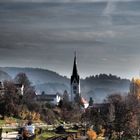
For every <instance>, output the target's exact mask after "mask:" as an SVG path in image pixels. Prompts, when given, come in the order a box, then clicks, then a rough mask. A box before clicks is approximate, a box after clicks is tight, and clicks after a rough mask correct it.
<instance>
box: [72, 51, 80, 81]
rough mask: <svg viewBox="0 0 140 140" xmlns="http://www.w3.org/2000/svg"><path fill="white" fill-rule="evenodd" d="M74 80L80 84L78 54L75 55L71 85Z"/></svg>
mask: <svg viewBox="0 0 140 140" xmlns="http://www.w3.org/2000/svg"><path fill="white" fill-rule="evenodd" d="M74 79H75V80H76V81H77V82H78V83H79V74H78V70H77V58H76V52H75V55H74V63H73V72H72V76H71V83H72V82H73V80H74Z"/></svg>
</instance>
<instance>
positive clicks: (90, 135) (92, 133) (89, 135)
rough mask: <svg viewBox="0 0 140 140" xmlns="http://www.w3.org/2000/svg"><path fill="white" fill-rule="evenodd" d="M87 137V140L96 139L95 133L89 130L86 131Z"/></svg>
mask: <svg viewBox="0 0 140 140" xmlns="http://www.w3.org/2000/svg"><path fill="white" fill-rule="evenodd" d="M87 135H88V137H89V140H95V139H96V138H97V134H96V132H95V131H93V130H92V129H91V128H90V129H89V130H88V131H87Z"/></svg>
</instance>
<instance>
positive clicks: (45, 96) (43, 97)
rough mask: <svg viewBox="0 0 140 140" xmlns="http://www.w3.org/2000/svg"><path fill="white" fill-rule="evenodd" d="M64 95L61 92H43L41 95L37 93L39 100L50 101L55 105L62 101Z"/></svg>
mask: <svg viewBox="0 0 140 140" xmlns="http://www.w3.org/2000/svg"><path fill="white" fill-rule="evenodd" d="M61 98H62V96H61V95H60V94H59V93H56V94H46V93H45V92H42V93H41V94H39V95H36V100H37V101H39V102H49V103H52V104H55V105H58V103H59V102H60V100H61Z"/></svg>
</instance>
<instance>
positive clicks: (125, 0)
mask: <svg viewBox="0 0 140 140" xmlns="http://www.w3.org/2000/svg"><path fill="white" fill-rule="evenodd" d="M109 1H111V2H118V1H121V2H128V1H137V0H1V1H0V2H52V3H59V2H63V3H70V2H72V3H73V2H75V3H76V2H109Z"/></svg>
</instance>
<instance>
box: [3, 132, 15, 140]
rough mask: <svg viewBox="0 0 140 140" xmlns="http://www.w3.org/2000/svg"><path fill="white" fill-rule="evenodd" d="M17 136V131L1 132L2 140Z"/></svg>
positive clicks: (10, 139)
mask: <svg viewBox="0 0 140 140" xmlns="http://www.w3.org/2000/svg"><path fill="white" fill-rule="evenodd" d="M16 136H17V132H9V133H8V134H6V133H5V132H4V133H2V140H15V139H16Z"/></svg>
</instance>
